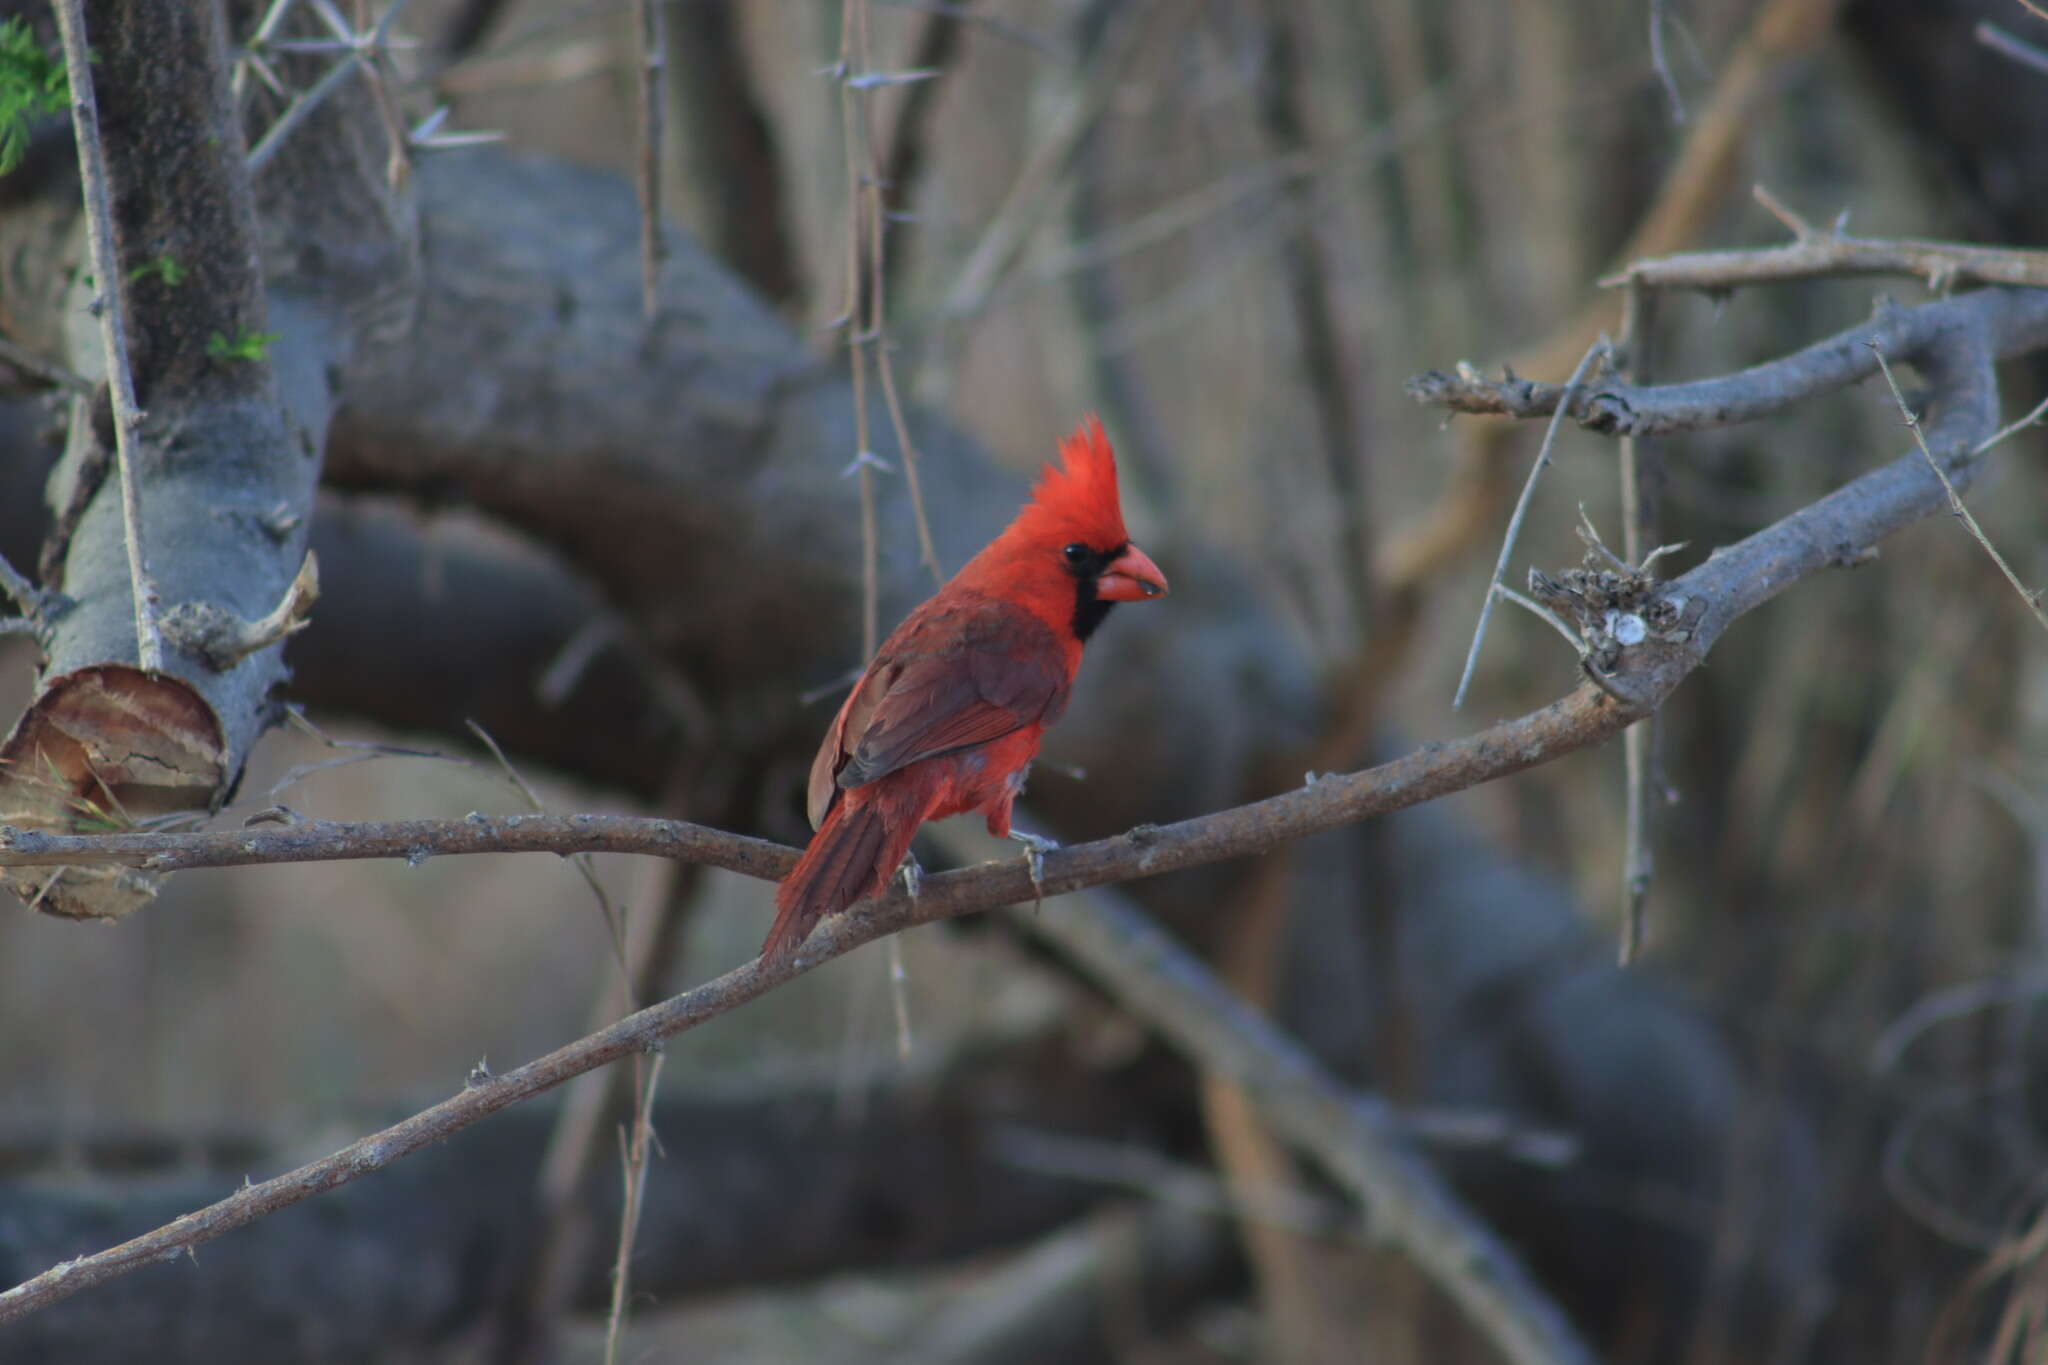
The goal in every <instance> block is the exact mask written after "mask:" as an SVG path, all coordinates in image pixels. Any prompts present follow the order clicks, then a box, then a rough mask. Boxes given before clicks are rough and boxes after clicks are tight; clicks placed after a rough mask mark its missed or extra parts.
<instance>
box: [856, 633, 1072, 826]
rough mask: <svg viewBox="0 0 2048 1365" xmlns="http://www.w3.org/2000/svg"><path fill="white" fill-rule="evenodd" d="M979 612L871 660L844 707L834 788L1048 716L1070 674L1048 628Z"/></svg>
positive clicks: (1061, 700)
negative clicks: (956, 626) (931, 638)
mask: <svg viewBox="0 0 2048 1365" xmlns="http://www.w3.org/2000/svg"><path fill="white" fill-rule="evenodd" d="M985 615H987V614H986V613H977V618H976V619H974V620H972V621H970V622H968V623H966V624H967V627H968V628H966V629H964V630H961V631H959V633H957V634H953V635H952V638H951V639H950V640H948V641H946V642H945V644H944V645H943V646H942V647H940V648H936V649H930V650H923V649H915V645H916V644H918V643H922V642H919V641H906V642H905V643H907V644H911V645H912V646H913V651H906V652H904V653H901V654H898V655H897V656H896V657H895V658H893V659H888V658H886V655H887V651H884V656H885V657H879V658H877V660H876V664H875V667H873V668H872V669H870V670H869V675H868V677H867V678H866V679H864V680H863V682H862V685H861V687H860V688H859V689H858V691H857V693H856V695H855V697H854V698H853V699H852V700H851V701H850V702H849V703H848V705H847V708H846V713H845V727H844V729H843V730H842V731H841V733H840V735H839V737H838V738H839V745H840V746H842V748H841V752H843V753H845V755H846V762H845V763H844V765H843V766H841V767H839V769H838V772H837V774H836V782H837V785H838V786H839V787H840V788H842V789H845V788H851V787H858V786H862V785H864V784H866V783H869V782H873V781H874V780H875V779H876V778H879V777H882V776H884V775H886V774H888V773H892V772H895V771H896V770H897V769H899V768H902V767H904V766H906V765H907V764H911V763H915V762H917V761H918V760H920V759H926V758H933V757H936V756H938V755H940V754H945V753H951V752H953V751H955V750H958V749H963V748H966V747H968V746H969V745H974V744H985V743H987V742H988V741H990V740H993V739H1000V738H1001V737H1002V736H1004V735H1007V734H1009V733H1011V732H1012V731H1015V730H1020V729H1022V728H1023V727H1025V726H1027V725H1035V724H1039V723H1041V722H1050V721H1051V720H1052V719H1054V718H1055V717H1057V716H1058V715H1059V713H1060V711H1061V710H1063V709H1064V708H1065V705H1066V699H1067V691H1068V688H1069V686H1070V682H1071V680H1070V678H1069V676H1068V672H1069V670H1068V669H1067V667H1066V665H1065V663H1064V660H1063V659H1062V657H1061V655H1060V651H1059V647H1058V644H1057V642H1056V641H1055V640H1054V638H1053V636H1052V632H1051V631H1050V630H1048V629H1047V628H1046V627H1045V626H1044V625H1042V624H1040V623H1039V622H1038V621H1036V620H1033V619H1031V618H1029V617H1024V618H1023V619H1022V620H1021V621H1020V620H1017V619H1015V617H1014V616H1012V615H1010V614H1008V613H1005V614H1004V618H1005V619H981V618H982V617H983V616H985ZM1018 615H1021V613H1019V614H1018ZM949 633H950V632H949ZM1041 635H1042V636H1043V637H1044V638H1043V639H1039V638H1036V637H1038V636H1041ZM892 643H893V642H892Z"/></svg>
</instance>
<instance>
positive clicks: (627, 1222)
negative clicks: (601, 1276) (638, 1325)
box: [604, 1051, 668, 1365]
mask: <svg viewBox="0 0 2048 1365" xmlns="http://www.w3.org/2000/svg"><path fill="white" fill-rule="evenodd" d="M667 1060H668V1058H667V1055H666V1054H664V1053H662V1052H659V1051H657V1052H656V1053H655V1054H654V1060H653V1061H652V1062H649V1061H648V1059H647V1057H646V1055H645V1054H642V1055H640V1056H637V1057H635V1058H634V1059H633V1099H634V1105H633V1127H632V1131H631V1132H630V1133H621V1134H620V1135H619V1148H620V1151H619V1157H620V1161H621V1164H622V1165H623V1166H624V1168H625V1182H626V1188H625V1197H624V1204H623V1207H622V1208H621V1209H620V1211H619V1248H618V1255H617V1257H616V1258H615V1259H614V1260H613V1262H612V1302H611V1310H610V1312H608V1313H607V1314H606V1315H605V1325H604V1365H618V1362H619V1335H620V1332H621V1331H622V1330H623V1329H624V1327H625V1325H626V1297H627V1293H628V1291H629V1289H630V1288H631V1286H632V1283H633V1243H634V1242H635V1241H636V1240H637V1239H638V1236H639V1232H640V1210H641V1209H642V1208H643V1207H644V1206H645V1205H646V1203H647V1160H648V1157H649V1156H650V1155H651V1149H652V1147H653V1146H654V1092H655V1088H656V1086H657V1085H658V1084H659V1083H660V1081H661V1064H662V1063H663V1062H665V1061H667Z"/></svg>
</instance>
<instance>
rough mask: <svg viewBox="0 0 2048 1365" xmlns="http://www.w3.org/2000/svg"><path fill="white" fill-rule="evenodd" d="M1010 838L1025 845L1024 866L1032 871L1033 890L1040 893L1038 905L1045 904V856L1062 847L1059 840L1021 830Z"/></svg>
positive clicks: (1015, 830) (1017, 830) (1013, 833)
mask: <svg viewBox="0 0 2048 1365" xmlns="http://www.w3.org/2000/svg"><path fill="white" fill-rule="evenodd" d="M1008 837H1009V838H1012V839H1015V840H1016V841H1017V842H1018V843H1020V844H1022V845H1024V866H1025V867H1027V868H1029V869H1030V870H1031V889H1032V890H1033V891H1036V892H1037V893H1038V903H1039V904H1040V905H1043V904H1044V903H1045V855H1046V854H1048V853H1050V852H1052V851H1053V850H1054V849H1056V848H1058V847H1059V846H1060V842H1059V840H1057V839H1047V838H1045V837H1043V836H1041V835H1037V834H1026V833H1025V832H1024V831H1023V830H1021V829H1013V830H1011V831H1010V832H1009V835H1008Z"/></svg>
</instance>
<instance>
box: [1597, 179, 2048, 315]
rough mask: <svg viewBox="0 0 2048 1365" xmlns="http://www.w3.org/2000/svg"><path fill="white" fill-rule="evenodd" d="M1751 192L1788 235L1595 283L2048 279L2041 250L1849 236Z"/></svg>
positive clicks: (1655, 262) (1648, 265)
mask: <svg viewBox="0 0 2048 1365" xmlns="http://www.w3.org/2000/svg"><path fill="white" fill-rule="evenodd" d="M1751 194H1752V195H1753V196H1754V198H1755V199H1756V201H1757V202H1758V203H1759V204H1761V205H1762V206H1763V207H1764V208H1765V209H1766V210H1767V211H1769V213H1770V214H1771V216H1772V217H1774V218H1776V219H1777V220H1778V221H1779V222H1781V223H1783V224H1784V225H1785V227H1786V229H1787V230H1788V231H1790V232H1791V234H1792V240H1791V241H1790V242H1787V243H1786V244H1785V245H1783V246H1774V247H1761V248H1748V247H1745V248H1740V249H1736V250H1723V251H1687V252H1680V253H1678V254H1676V255H1670V256H1659V257H1654V258H1651V259H1647V260H1635V261H1631V262H1630V263H1629V264H1628V265H1627V266H1626V267H1624V268H1623V269H1621V270H1618V271H1616V272H1615V273H1614V274H1611V275H1608V276H1606V277H1604V278H1603V279H1602V280H1601V281H1600V283H1601V284H1602V285H1603V286H1605V287H1607V288H1610V289H1613V288H1618V287H1620V286H1622V285H1625V284H1627V283H1628V282H1629V281H1630V280H1636V281H1639V282H1641V283H1642V284H1645V285H1649V286H1651V287H1652V288H1656V289H1729V288H1733V287H1734V286H1736V285H1742V284H1772V283H1778V282H1782V281H1786V280H1807V279H1814V278H1816V277H1818V276H1823V275H1826V276H1842V275H1915V276H1918V277H1919V278H1921V279H1923V280H1925V281H1926V282H1927V285H1928V287H1929V288H1930V289H1933V290H1935V291H1936V292H1938V293H1940V292H1946V291H1948V290H1949V289H1952V288H1953V287H1954V286H1956V285H1958V284H2010V285H2032V286H2041V285H2048V251H2023V250H2020V249H2018V248H2015V247H1995V246H1974V245H1971V244H1969V243H1966V242H1936V241H1926V240H1921V239H1916V238H1879V237H1851V236H1850V235H1849V234H1848V233H1846V232H1844V231H1842V230H1841V227H1840V225H1837V226H1836V227H1833V228H1817V227H1815V226H1813V225H1812V224H1811V223H1809V222H1807V221H1806V219H1804V218H1802V217H1800V216H1799V215H1798V214H1796V213H1794V212H1792V211H1791V210H1790V209H1788V208H1786V207H1785V205H1783V204H1782V203H1780V202H1779V201H1778V200H1777V199H1775V198H1773V197H1772V195H1771V193H1770V191H1769V190H1767V189H1765V188H1764V187H1763V186H1762V185H1757V186H1754V187H1753V188H1752V190H1751Z"/></svg>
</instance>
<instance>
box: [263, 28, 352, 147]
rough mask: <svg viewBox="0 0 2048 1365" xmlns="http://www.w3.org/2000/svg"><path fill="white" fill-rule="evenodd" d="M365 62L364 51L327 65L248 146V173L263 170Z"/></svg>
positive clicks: (350, 54)
mask: <svg viewBox="0 0 2048 1365" xmlns="http://www.w3.org/2000/svg"><path fill="white" fill-rule="evenodd" d="M365 64H366V58H365V56H364V54H363V53H362V52H361V51H354V52H350V53H349V54H348V55H347V56H345V57H343V58H342V59H341V60H340V61H338V62H336V63H335V64H334V65H333V66H331V67H329V68H327V70H326V71H325V72H324V73H322V74H321V77H320V79H319V80H317V81H315V82H314V83H313V87H312V88H311V89H310V90H308V91H306V93H305V94H303V95H300V96H299V97H298V98H297V99H295V100H293V101H292V102H291V103H290V104H289V105H287V106H286V107H285V111H284V112H283V113H282V114H279V115H278V116H277V121H276V122H275V123H273V124H271V125H270V127H269V128H268V129H266V130H265V131H264V134H263V136H262V137H261V138H259V139H258V140H257V143H256V145H255V146H254V147H251V148H250V149H249V174H250V175H252V176H253V175H255V174H256V172H258V171H260V170H262V169H263V167H264V166H265V165H267V164H268V163H269V161H270V159H271V158H272V157H274V156H276V155H277V150H278V148H280V147H282V146H283V145H284V140H285V139H286V138H288V137H290V136H291V135H292V133H293V132H294V131H296V130H297V128H298V126H299V125H300V124H301V123H304V122H305V121H306V120H307V119H309V118H311V117H312V116H313V113H314V111H315V110H317V109H319V107H320V106H321V105H323V104H325V103H326V102H327V100H328V97H329V96H331V95H333V94H334V92H335V91H337V90H339V89H340V88H341V87H342V83H343V82H345V81H346V80H348V78H349V77H350V76H352V75H354V74H355V73H356V71H357V69H358V68H361V67H363V66H364V65H365Z"/></svg>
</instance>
